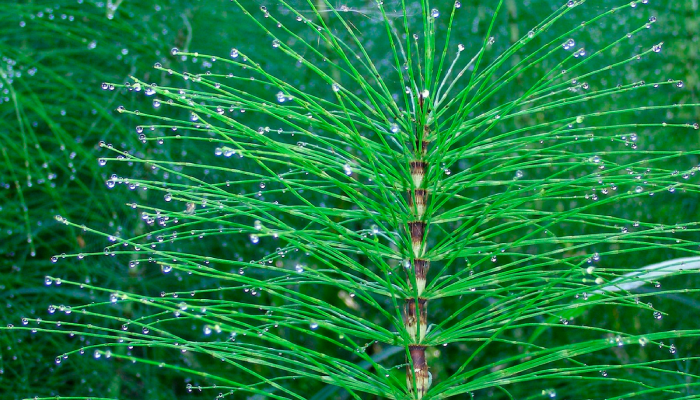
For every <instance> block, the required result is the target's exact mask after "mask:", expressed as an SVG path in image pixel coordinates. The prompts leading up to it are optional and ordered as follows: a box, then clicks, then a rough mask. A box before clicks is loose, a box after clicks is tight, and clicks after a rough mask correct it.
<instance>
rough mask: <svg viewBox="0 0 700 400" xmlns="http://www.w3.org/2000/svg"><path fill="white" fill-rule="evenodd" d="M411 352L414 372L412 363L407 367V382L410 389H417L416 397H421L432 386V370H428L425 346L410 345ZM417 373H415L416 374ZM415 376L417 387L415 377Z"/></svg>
mask: <svg viewBox="0 0 700 400" xmlns="http://www.w3.org/2000/svg"><path fill="white" fill-rule="evenodd" d="M409 353H410V354H411V362H412V364H413V372H412V371H411V365H410V363H409V365H408V366H407V367H406V384H407V385H408V388H409V391H413V390H414V389H415V391H416V397H417V398H419V399H421V398H423V396H424V395H425V393H427V392H428V388H430V383H431V382H430V381H431V379H430V378H431V377H430V372H428V363H427V362H426V361H425V346H421V345H414V346H409ZM414 373H415V374H414ZM414 376H415V379H416V380H415V387H414V382H413V378H414Z"/></svg>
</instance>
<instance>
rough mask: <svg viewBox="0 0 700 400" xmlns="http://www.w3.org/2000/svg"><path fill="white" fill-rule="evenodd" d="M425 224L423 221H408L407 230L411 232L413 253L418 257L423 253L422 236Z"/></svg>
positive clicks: (423, 235)
mask: <svg viewBox="0 0 700 400" xmlns="http://www.w3.org/2000/svg"><path fill="white" fill-rule="evenodd" d="M425 227H426V224H425V222H423V221H413V222H409V223H408V230H409V231H410V233H411V245H412V247H413V255H414V256H415V257H420V256H422V255H423V247H424V246H423V238H424V237H425Z"/></svg>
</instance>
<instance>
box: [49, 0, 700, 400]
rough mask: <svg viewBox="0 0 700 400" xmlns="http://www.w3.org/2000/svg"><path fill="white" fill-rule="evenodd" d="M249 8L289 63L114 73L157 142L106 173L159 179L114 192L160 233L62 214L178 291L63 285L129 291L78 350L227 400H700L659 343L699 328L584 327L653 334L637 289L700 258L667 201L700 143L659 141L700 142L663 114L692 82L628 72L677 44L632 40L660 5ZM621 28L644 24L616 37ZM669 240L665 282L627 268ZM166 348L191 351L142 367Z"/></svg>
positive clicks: (83, 318) (94, 307)
mask: <svg viewBox="0 0 700 400" xmlns="http://www.w3.org/2000/svg"><path fill="white" fill-rule="evenodd" d="M233 3H234V4H235V5H236V6H237V7H239V8H240V10H241V12H243V13H244V14H245V15H248V16H249V17H250V20H251V22H253V23H254V24H257V26H258V27H259V29H260V32H261V33H262V34H261V36H260V38H256V41H259V42H257V43H258V44H256V46H265V47H271V50H270V51H272V52H273V53H272V54H273V56H272V57H273V60H270V57H268V58H266V59H259V58H258V57H257V56H256V54H257V53H258V52H257V51H256V49H257V47H253V48H251V49H250V51H247V50H244V49H243V48H240V47H239V48H234V49H232V50H231V53H230V54H229V55H227V56H225V57H219V56H203V55H201V54H197V53H193V52H186V51H180V50H178V49H173V52H172V55H173V56H176V57H180V58H182V59H183V60H185V59H191V60H193V61H196V62H193V64H192V71H188V72H180V71H174V70H172V69H170V68H168V66H167V65H161V64H160V63H159V64H156V65H155V69H156V70H157V71H158V72H159V73H161V74H162V76H164V77H165V76H167V77H169V79H171V80H172V79H175V78H178V77H179V78H182V79H183V84H182V85H175V86H173V87H168V86H158V85H156V84H152V83H149V82H146V81H142V80H140V79H138V78H133V81H132V82H130V83H128V84H125V85H119V84H106V85H105V87H106V88H107V90H109V88H111V87H116V88H118V89H119V88H121V89H124V90H128V91H132V92H140V93H144V94H145V95H146V96H148V97H149V98H150V99H152V100H150V101H152V102H153V106H154V109H153V111H152V112H145V111H136V110H127V109H125V108H123V107H120V108H119V109H118V111H119V112H120V113H123V114H135V115H138V118H140V119H144V120H148V122H145V123H143V124H142V125H140V126H139V127H137V132H138V134H139V135H140V139H141V140H142V142H143V143H144V147H143V149H122V148H119V146H113V145H111V144H109V143H102V144H101V146H102V147H104V148H105V149H107V150H108V151H109V152H110V154H109V155H107V156H105V157H104V158H102V159H100V164H102V165H104V164H108V165H110V166H111V165H113V163H114V162H120V163H128V164H129V165H131V166H138V165H143V166H144V169H143V171H141V170H140V169H136V172H133V173H131V174H130V175H123V176H119V175H118V174H114V175H112V177H111V178H109V179H108V180H107V186H108V187H110V188H115V187H117V186H121V185H124V186H128V187H130V188H131V189H134V190H138V193H139V198H138V199H135V200H134V202H133V203H130V205H131V206H132V207H133V208H134V209H137V210H138V212H139V214H140V217H141V220H142V223H143V227H142V228H141V233H137V234H136V235H135V236H132V237H122V236H120V234H119V233H118V232H117V233H114V232H105V233H101V232H100V231H99V230H97V229H92V228H90V227H85V226H80V225H79V224H76V223H74V222H72V221H68V220H66V219H65V218H63V217H60V216H57V219H58V220H59V221H60V222H63V223H65V224H67V225H73V226H75V227H79V228H81V229H84V230H86V231H90V232H92V233H94V234H98V235H103V236H105V237H109V239H110V240H111V243H110V244H109V245H108V246H107V247H106V248H105V249H104V254H105V255H107V256H108V257H114V258H115V260H119V262H120V263H122V264H124V265H127V264H128V266H129V268H130V269H131V271H138V272H137V273H138V274H141V275H143V276H147V277H151V278H152V279H160V280H163V282H164V283H163V285H164V287H168V290H164V291H163V292H161V293H142V292H139V291H138V290H137V289H133V288H132V289H133V290H131V289H130V290H128V291H127V290H114V289H110V288H107V287H102V286H101V285H97V284H93V283H84V282H79V280H77V279H70V277H65V276H63V277H60V278H59V277H47V284H53V283H57V282H59V279H60V282H61V283H62V284H63V285H77V286H80V287H81V288H85V289H90V290H93V291H102V292H105V293H109V300H108V301H105V302H103V303H93V304H89V305H77V306H73V307H72V308H68V309H70V311H72V313H73V315H78V316H79V317H80V319H76V320H66V321H62V328H61V329H69V330H76V329H80V330H81V332H83V335H85V336H88V337H94V340H95V341H96V342H95V343H94V344H91V345H90V346H86V347H84V348H83V349H81V351H85V350H86V348H89V350H90V351H91V352H93V351H94V354H95V356H96V357H100V358H102V356H105V358H116V359H120V358H121V359H126V360H133V361H140V362H144V363H150V364H155V365H160V366H161V367H167V368H171V369H173V370H175V371H179V373H181V374H183V375H185V376H188V377H189V379H195V380H201V381H202V382H203V383H195V384H194V385H193V384H192V383H190V384H189V385H188V386H187V387H188V389H190V391H191V390H193V388H194V389H197V388H198V389H200V390H203V389H211V390H214V391H217V392H218V393H220V394H219V398H223V397H227V396H231V397H232V398H243V397H240V396H244V395H250V396H256V397H249V398H274V399H291V398H295V399H309V398H312V399H322V398H347V397H352V398H354V399H362V398H370V397H371V396H374V397H371V398H387V399H443V398H448V397H458V398H464V396H466V395H468V394H470V393H471V394H472V396H478V395H479V393H484V394H487V395H488V396H489V397H493V398H503V399H513V398H518V399H532V398H540V397H542V396H545V397H555V396H556V395H557V393H562V396H564V397H563V398H569V397H566V396H567V395H570V394H572V393H578V394H579V395H580V393H581V392H582V389H580V387H581V386H580V385H585V387H586V388H587V389H589V390H587V392H586V395H585V397H586V398H593V397H595V398H609V399H612V398H615V399H619V398H622V396H624V398H626V399H632V398H645V399H647V398H666V399H668V398H672V397H673V396H676V398H689V397H684V396H689V395H690V394H692V393H696V392H695V390H696V389H695V388H696V387H697V385H698V384H699V383H700V380H698V375H697V374H694V373H693V372H692V371H688V370H685V371H682V370H679V369H677V368H675V367H674V364H673V363H674V362H675V360H674V359H673V358H668V357H663V356H658V355H654V356H650V355H648V354H647V353H646V351H647V349H646V348H645V345H647V344H649V343H654V344H656V345H657V346H659V347H661V348H664V349H667V350H671V353H673V354H675V352H676V347H675V345H674V344H669V343H668V342H667V341H669V340H671V341H673V340H677V341H680V340H682V339H683V338H696V337H697V336H698V334H700V330H683V331H680V330H670V331H665V330H654V329H644V327H639V328H636V327H632V326H626V327H625V326H620V325H616V324H614V323H605V321H601V323H600V324H597V325H596V324H595V321H592V322H591V320H590V313H588V311H589V310H590V309H591V307H596V310H597V309H599V308H604V307H607V308H608V309H615V310H623V311H624V310H629V311H625V312H628V313H632V314H631V315H632V317H631V318H639V316H640V315H642V316H648V320H649V321H650V323H653V322H657V320H658V319H659V318H660V317H661V316H662V315H663V311H662V310H658V309H655V308H654V307H653V305H652V304H651V303H645V302H642V301H640V298H644V297H648V296H652V295H654V294H658V293H659V291H657V292H642V293H640V292H637V291H636V290H637V289H638V288H639V287H640V286H642V284H643V283H648V282H652V281H653V282H656V280H658V279H660V278H661V277H664V276H667V275H678V274H688V273H691V272H693V271H694V270H695V269H696V266H697V264H698V239H697V232H698V226H697V223H696V222H695V221H672V222H668V221H666V222H664V221H661V220H660V219H654V216H653V215H651V212H650V211H649V210H650V209H649V207H650V206H649V204H655V203H650V202H652V201H671V200H672V199H677V198H679V197H681V196H694V195H697V193H698V189H699V188H698V185H697V178H696V174H697V171H698V153H699V151H698V150H695V149H692V148H687V146H686V147H685V148H681V149H673V148H672V147H673V146H672V145H669V146H668V147H667V148H663V149H660V148H657V147H656V146H648V147H647V146H645V138H647V137H653V135H654V134H658V132H662V131H663V132H688V131H690V132H692V131H694V130H697V129H698V125H697V123H693V122H688V121H680V122H679V121H674V120H667V119H666V118H667V116H668V115H671V116H672V115H673V112H675V111H678V110H681V111H682V110H684V109H686V108H692V107H697V105H695V104H669V103H670V102H666V103H664V104H661V105H659V104H651V105H650V104H647V103H646V102H645V101H644V99H645V98H644V96H650V94H651V93H673V92H674V91H677V90H678V88H681V87H682V86H683V82H682V81H680V80H674V79H672V80H667V78H664V79H655V80H653V81H649V82H645V81H634V82H627V81H625V80H624V79H625V76H624V75H625V74H629V73H630V72H629V71H634V68H633V67H635V66H638V65H643V64H642V63H643V62H644V61H645V60H649V59H651V58H653V57H658V56H659V55H658V54H657V53H659V52H660V50H661V49H662V46H663V43H653V44H648V45H646V46H644V47H642V46H641V45H632V44H628V43H632V42H631V40H632V39H631V38H634V39H635V40H636V38H637V37H638V36H640V35H641V34H643V33H645V32H649V31H650V29H651V28H652V27H653V25H654V23H655V21H656V19H655V18H654V17H653V16H651V15H645V14H644V10H643V7H644V6H645V5H646V3H647V1H646V0H641V1H632V2H626V3H624V4H620V5H619V6H617V7H615V8H608V9H601V8H600V7H596V6H595V5H590V4H584V3H585V2H584V1H583V0H571V1H568V2H565V3H564V4H561V6H559V7H555V8H554V9H553V11H552V13H551V15H549V16H548V17H546V18H545V19H544V20H542V21H541V22H540V23H539V24H537V25H535V26H532V27H531V28H530V29H529V30H528V31H527V32H526V33H525V34H517V33H518V32H519V31H518V30H517V29H513V28H512V27H511V28H510V29H509V30H508V31H507V32H509V33H510V35H508V34H507V33H503V32H506V30H502V29H500V28H499V26H500V24H501V21H500V20H499V18H501V17H502V16H503V15H504V12H506V10H505V9H506V8H507V9H508V10H509V11H508V12H511V11H512V8H513V7H516V3H515V2H512V1H507V0H500V1H498V2H494V3H495V4H494V5H493V9H492V10H491V16H490V17H489V18H488V19H486V22H485V23H479V20H478V18H477V21H476V22H473V18H474V15H477V14H479V10H476V11H474V9H471V11H474V12H471V11H470V5H468V4H464V5H462V4H460V2H459V1H458V2H455V3H453V4H450V5H449V6H446V5H445V4H439V5H431V4H429V3H428V2H427V1H421V2H415V3H405V2H401V3H400V4H398V5H396V6H393V5H388V4H385V3H382V2H377V3H376V4H374V6H373V8H371V9H368V8H366V7H364V6H357V7H356V6H354V5H353V6H350V5H346V6H340V7H336V6H335V5H334V4H331V3H330V2H327V1H324V0H318V1H317V2H308V3H304V4H292V3H289V2H286V1H283V0H281V1H279V2H276V3H275V4H274V5H273V6H270V5H267V6H262V7H259V9H257V7H258V6H255V8H253V7H251V6H249V5H247V4H246V3H243V2H242V1H239V0H234V1H233ZM589 3H590V2H589ZM392 7H394V8H392ZM591 12H595V13H596V14H594V15H592V16H590V17H587V20H586V21H585V22H583V23H577V24H573V25H572V24H570V22H571V18H572V15H575V14H576V13H581V14H583V15H589V14H590V13H591ZM587 13H588V14H587ZM621 15H625V16H626V18H629V20H628V25H627V29H628V31H627V32H624V33H622V34H621V35H620V36H619V37H615V38H610V37H609V35H603V36H604V38H605V41H601V40H600V39H599V37H600V35H599V34H600V31H601V30H603V29H605V26H606V25H605V24H607V23H610V21H611V20H615V19H616V18H620V16H621ZM634 21H638V22H636V23H635V22H634ZM472 24H475V25H474V26H476V29H475V30H473V32H474V33H478V36H479V38H480V39H478V40H474V39H473V37H472V38H471V39H469V37H470V33H469V32H468V31H467V29H468V28H467V27H470V26H472ZM635 24H636V25H635ZM514 32H515V33H514ZM502 42H507V44H506V45H502V44H501V43H502ZM580 42H583V43H587V46H588V47H587V48H584V47H577V46H576V44H577V43H580ZM259 43H263V44H259ZM465 43H466V44H465ZM465 54H469V55H468V56H465ZM283 60H286V61H283ZM285 62H286V63H285ZM291 65H295V67H294V68H295V72H294V74H292V73H291V72H289V71H288V70H289V69H290V68H291ZM299 76H302V77H304V78H303V79H302V78H299ZM635 102H637V103H635ZM113 190H117V189H113ZM657 199H659V200H657ZM645 210H646V211H645ZM271 248H276V250H274V251H270V250H269V249H271ZM653 252H663V256H664V257H666V259H665V260H663V261H665V262H664V263H661V264H658V268H657V266H649V267H647V268H646V269H642V270H639V271H643V272H639V271H638V270H637V268H639V267H643V266H644V265H643V264H640V265H629V264H626V263H625V262H626V261H627V260H630V259H633V258H630V257H632V255H633V254H636V253H641V254H645V257H649V259H650V260H651V258H652V257H651V256H646V254H650V253H653ZM98 254H102V251H99V252H93V253H89V254H87V253H86V254H81V255H80V257H81V258H82V257H83V256H90V255H98ZM77 256H78V255H76V257H77ZM679 256H682V257H683V258H677V259H673V258H674V257H679ZM66 257H68V258H70V257H72V256H66ZM668 259H673V260H671V261H668ZM54 260H55V261H57V260H58V258H56V259H54ZM152 266H156V267H157V268H158V273H157V274H155V273H153V267H152ZM660 268H663V269H664V270H663V271H659V270H658V269H660ZM163 273H164V274H166V275H165V276H161V275H162V274H163ZM173 277H176V279H173ZM175 280H177V282H174V281H175ZM167 282H170V283H167ZM168 285H169V286H168ZM693 291H694V289H690V288H686V289H684V293H691V292H693ZM660 292H661V293H664V291H660ZM668 292H672V290H669V291H668ZM127 306H128V308H129V310H130V311H129V312H128V313H127V312H125V311H124V310H125V309H126V307H127ZM61 307H63V308H62V309H63V310H66V309H67V308H66V307H67V306H60V307H59V309H61ZM110 307H112V308H110ZM120 307H121V308H120ZM55 309H56V307H54V310H55ZM110 310H111V311H110ZM137 311H138V312H137ZM130 315H139V317H138V318H136V317H131V316H130ZM76 318H77V317H76ZM88 320H89V321H90V324H91V325H90V329H87V327H86V325H85V324H86V323H88V322H87V321H88ZM114 324H116V325H117V327H112V325H114ZM118 325H122V328H121V329H120V328H119V327H118ZM42 329H45V330H54V331H55V330H58V329H59V328H56V329H48V328H42ZM652 331H653V332H652ZM637 345H638V346H640V347H639V348H638V347H637ZM621 346H623V347H625V348H626V349H627V352H628V353H626V354H625V356H624V357H623V356H621V355H620V354H619V351H620V350H618V348H619V347H621ZM106 348H108V349H109V350H107V349H106ZM152 348H161V349H163V351H164V352H167V351H175V352H181V353H182V354H185V355H183V356H181V357H179V358H178V357H171V358H168V361H167V362H166V361H162V362H160V360H153V359H150V358H148V357H146V356H139V354H147V350H146V349H152ZM139 349H143V352H142V353H139V352H138V351H137V350H139ZM77 351H78V350H76V351H75V352H77ZM634 352H639V353H640V354H642V356H634V355H630V354H629V353H634ZM68 354H70V353H67V354H65V355H63V356H61V358H65V357H67V356H68ZM666 354H668V352H666ZM207 357H211V358H213V359H215V360H220V361H219V362H217V363H216V365H209V364H207V362H206V361H204V360H206V358H207ZM688 359H691V360H694V358H692V357H688ZM663 379H666V380H663ZM674 379H676V380H678V383H676V384H672V383H668V382H674V381H673V380H674ZM577 386H578V389H576V387H577ZM313 391H316V392H313ZM571 398H573V397H571Z"/></svg>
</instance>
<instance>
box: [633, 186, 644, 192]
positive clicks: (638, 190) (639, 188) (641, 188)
mask: <svg viewBox="0 0 700 400" xmlns="http://www.w3.org/2000/svg"><path fill="white" fill-rule="evenodd" d="M643 190H644V188H643V187H641V186H637V187H636V188H634V192H635V193H642V191H643Z"/></svg>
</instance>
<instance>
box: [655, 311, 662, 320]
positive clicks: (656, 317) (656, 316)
mask: <svg viewBox="0 0 700 400" xmlns="http://www.w3.org/2000/svg"><path fill="white" fill-rule="evenodd" d="M661 318H663V315H662V314H661V312H659V311H654V319H661Z"/></svg>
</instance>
